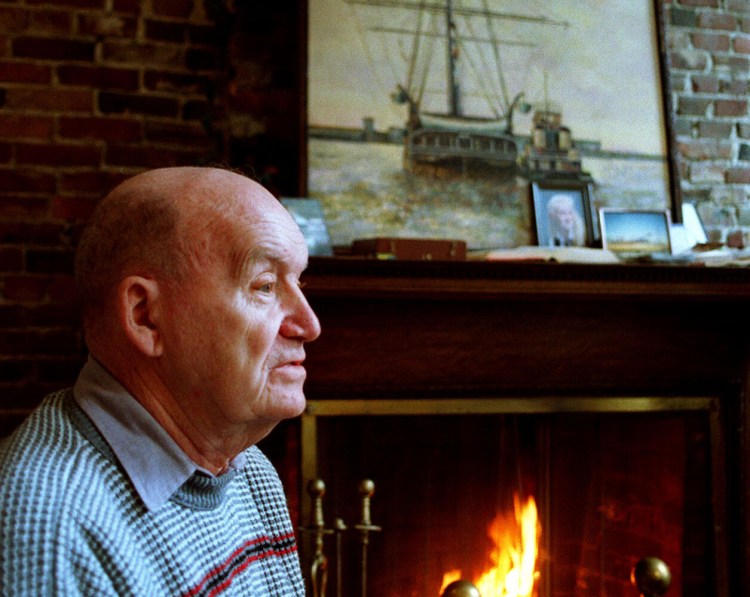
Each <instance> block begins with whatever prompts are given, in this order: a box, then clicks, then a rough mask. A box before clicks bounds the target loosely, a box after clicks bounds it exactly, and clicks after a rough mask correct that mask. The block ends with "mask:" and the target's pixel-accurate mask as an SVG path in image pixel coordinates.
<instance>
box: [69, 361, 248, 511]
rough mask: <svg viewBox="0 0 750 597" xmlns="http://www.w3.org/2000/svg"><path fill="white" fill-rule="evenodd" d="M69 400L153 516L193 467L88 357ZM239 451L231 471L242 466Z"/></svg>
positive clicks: (243, 460)
mask: <svg viewBox="0 0 750 597" xmlns="http://www.w3.org/2000/svg"><path fill="white" fill-rule="evenodd" d="M73 396H74V398H75V400H76V402H77V403H78V405H79V406H80V407H81V409H82V410H83V411H84V412H85V413H86V414H87V415H88V417H89V418H90V419H91V421H92V422H93V423H94V425H95V426H96V428H97V429H98V430H99V433H101V434H102V436H103V437H104V439H105V440H106V441H107V443H108V444H109V446H110V448H112V451H113V452H114V454H115V456H116V457H117V460H118V461H119V462H120V464H121V465H122V468H123V469H125V472H126V473H127V475H128V477H129V478H130V481H131V482H132V483H133V487H134V488H135V490H136V492H137V493H138V495H139V496H140V498H141V500H143V503H144V504H145V506H146V508H148V509H149V510H151V511H156V510H158V509H159V508H161V507H162V506H163V505H164V504H165V503H166V502H167V501H168V500H169V498H170V497H171V496H172V495H173V494H174V493H175V492H176V491H177V490H178V489H179V488H180V486H182V484H183V483H185V481H187V480H188V479H189V478H190V477H191V476H192V475H193V474H194V473H196V472H201V473H204V474H206V475H209V476H211V473H209V472H208V471H207V470H205V469H203V468H201V467H199V466H198V465H197V464H195V463H194V462H193V461H192V460H190V458H188V456H187V455H186V454H185V452H183V451H182V449H181V448H180V447H179V446H178V445H177V444H176V443H175V441H174V440H173V439H172V438H171V437H170V436H169V434H167V432H166V431H165V430H164V428H163V427H162V426H161V425H159V423H157V422H156V419H154V418H153V417H152V416H151V414H150V413H149V412H148V411H147V410H146V409H145V408H144V407H143V406H142V405H141V403H140V402H138V400H136V399H135V398H134V397H133V396H131V395H130V394H129V393H128V392H127V390H125V388H124V387H122V385H120V383H119V382H118V381H117V380H116V379H115V378H114V377H112V375H111V374H110V373H109V372H108V371H107V370H106V369H105V368H104V367H103V366H102V365H101V364H100V363H99V362H98V361H96V360H95V359H94V358H92V357H89V359H88V361H87V362H86V364H85V365H84V367H83V369H82V370H81V373H80V374H79V376H78V380H77V381H76V383H75V386H74V387H73ZM245 464H246V457H245V453H244V452H240V454H238V455H237V456H236V457H235V458H234V459H233V460H232V461H231V462H230V465H229V468H230V469H242V468H244V467H245Z"/></svg>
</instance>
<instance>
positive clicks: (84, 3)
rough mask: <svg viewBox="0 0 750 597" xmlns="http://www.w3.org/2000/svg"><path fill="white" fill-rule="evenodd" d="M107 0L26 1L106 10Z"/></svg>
mask: <svg viewBox="0 0 750 597" xmlns="http://www.w3.org/2000/svg"><path fill="white" fill-rule="evenodd" d="M104 3H105V0H26V4H48V5H51V6H67V7H70V8H104Z"/></svg>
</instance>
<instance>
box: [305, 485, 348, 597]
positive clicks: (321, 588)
mask: <svg viewBox="0 0 750 597" xmlns="http://www.w3.org/2000/svg"><path fill="white" fill-rule="evenodd" d="M325 492H326V484H325V483H323V480H322V479H312V480H311V481H310V482H309V483H308V484H307V493H308V494H309V495H310V497H311V498H312V499H313V510H312V513H311V516H310V519H311V520H310V524H309V525H308V526H306V527H302V528H301V529H300V530H301V531H302V532H303V533H309V534H312V535H315V556H314V557H313V562H312V565H311V566H310V580H311V583H312V592H313V597H326V587H327V585H328V557H327V556H326V554H325V552H324V551H323V539H324V537H325V536H326V535H330V534H332V533H333V529H327V528H326V527H325V522H324V521H323V496H324V495H325ZM340 590H341V589H340V587H339V591H340ZM340 594H341V593H339V595H340Z"/></svg>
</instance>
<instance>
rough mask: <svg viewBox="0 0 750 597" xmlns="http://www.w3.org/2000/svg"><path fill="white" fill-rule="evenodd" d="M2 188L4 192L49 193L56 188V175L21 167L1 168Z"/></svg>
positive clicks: (0, 185)
mask: <svg viewBox="0 0 750 597" xmlns="http://www.w3.org/2000/svg"><path fill="white" fill-rule="evenodd" d="M0 189H2V191H3V192H4V193H9V192H12V191H21V192H26V193H48V192H54V190H55V175H54V174H48V173H42V172H38V171H36V170H22V169H20V168H13V169H0Z"/></svg>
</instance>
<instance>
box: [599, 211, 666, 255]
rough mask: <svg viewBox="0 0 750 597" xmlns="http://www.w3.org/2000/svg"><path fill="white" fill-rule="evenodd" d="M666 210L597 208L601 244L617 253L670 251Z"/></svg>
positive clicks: (633, 253) (635, 253) (642, 253)
mask: <svg viewBox="0 0 750 597" xmlns="http://www.w3.org/2000/svg"><path fill="white" fill-rule="evenodd" d="M671 224H672V221H671V217H670V214H669V210H668V209H665V210H654V211H637V210H625V209H614V208H607V207H603V208H601V209H599V226H600V228H601V232H602V247H603V248H604V249H608V250H610V251H612V252H613V253H616V254H618V255H620V256H637V255H652V254H655V253H667V254H669V253H671V252H672V243H671V237H670V228H671Z"/></svg>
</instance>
